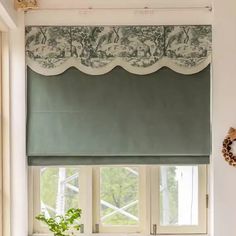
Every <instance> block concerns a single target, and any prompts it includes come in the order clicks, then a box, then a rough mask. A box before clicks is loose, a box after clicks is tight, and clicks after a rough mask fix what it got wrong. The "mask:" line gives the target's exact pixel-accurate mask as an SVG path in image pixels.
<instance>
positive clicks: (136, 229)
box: [93, 166, 147, 233]
mask: <svg viewBox="0 0 236 236" xmlns="http://www.w3.org/2000/svg"><path fill="white" fill-rule="evenodd" d="M109 167H112V166H109ZM114 167H117V166H114ZM119 167H122V166H119ZM129 167H130V166H129ZM138 168H139V224H138V225H134V226H126V225H125V226H123V225H118V226H109V225H108V226H105V225H103V224H102V223H101V222H100V168H99V167H97V168H94V171H93V184H94V188H93V189H94V191H93V204H94V215H93V219H94V227H93V232H96V231H97V229H96V227H97V226H96V225H98V226H99V233H143V232H144V229H145V228H146V227H145V226H146V222H145V220H146V217H145V215H146V209H147V207H146V196H145V194H146V192H147V191H145V185H146V184H145V183H146V177H145V172H146V171H145V167H141V166H140V167H138Z"/></svg>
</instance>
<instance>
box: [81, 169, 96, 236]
mask: <svg viewBox="0 0 236 236" xmlns="http://www.w3.org/2000/svg"><path fill="white" fill-rule="evenodd" d="M79 170H80V171H79V186H80V193H81V194H80V195H79V208H81V209H82V216H81V223H82V224H83V225H84V233H85V234H91V233H92V224H93V222H92V216H93V207H92V206H93V198H92V192H93V188H92V182H93V181H92V172H93V170H92V167H91V166H86V167H80V169H79Z"/></svg>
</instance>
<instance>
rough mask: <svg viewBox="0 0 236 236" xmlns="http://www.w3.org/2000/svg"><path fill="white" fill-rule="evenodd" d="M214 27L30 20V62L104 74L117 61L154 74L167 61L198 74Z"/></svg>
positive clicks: (53, 71)
mask: <svg viewBox="0 0 236 236" xmlns="http://www.w3.org/2000/svg"><path fill="white" fill-rule="evenodd" d="M211 38H212V30H211V26H209V25H195V26H193V25H192V26H28V27H26V59H27V65H28V66H29V67H30V68H31V69H32V70H34V71H35V72H37V73H39V74H42V75H57V74H61V73H63V72H64V71H65V70H67V69H68V68H70V67H76V68H77V69H79V70H80V71H82V72H84V73H87V74H91V75H100V74H105V73H107V72H109V71H111V70H112V69H113V68H114V67H116V66H121V67H123V68H124V69H125V70H127V71H128V72H130V73H134V74H150V73H153V72H155V71H157V70H158V69H160V68H162V67H164V66H166V67H169V68H171V69H172V70H174V71H176V72H179V73H182V74H194V73H197V72H199V71H201V70H202V69H204V68H205V67H207V65H208V64H209V63H210V62H211V51H212V45H211Z"/></svg>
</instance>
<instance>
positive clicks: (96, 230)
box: [95, 224, 99, 233]
mask: <svg viewBox="0 0 236 236" xmlns="http://www.w3.org/2000/svg"><path fill="white" fill-rule="evenodd" d="M95 233H99V224H95Z"/></svg>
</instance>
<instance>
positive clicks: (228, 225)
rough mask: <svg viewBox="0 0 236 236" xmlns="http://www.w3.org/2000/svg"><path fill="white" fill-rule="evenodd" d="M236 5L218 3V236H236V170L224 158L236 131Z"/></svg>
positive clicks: (215, 67) (215, 28)
mask: <svg viewBox="0 0 236 236" xmlns="http://www.w3.org/2000/svg"><path fill="white" fill-rule="evenodd" d="M235 55H236V1H235V0H224V1H222V0H215V1H214V23H213V80H212V81H213V107H212V109H213V113H212V119H213V126H212V131H213V147H212V164H213V165H212V170H213V180H214V189H213V195H214V236H235V235H236V204H235V200H236V183H235V181H236V169H235V168H233V167H230V166H228V165H227V163H226V162H225V161H224V160H223V158H222V154H221V147H222V141H223V138H224V136H225V135H226V134H227V131H228V129H229V127H230V126H234V127H236V109H235V102H236V92H235V89H236V75H235V72H236V60H235Z"/></svg>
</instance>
